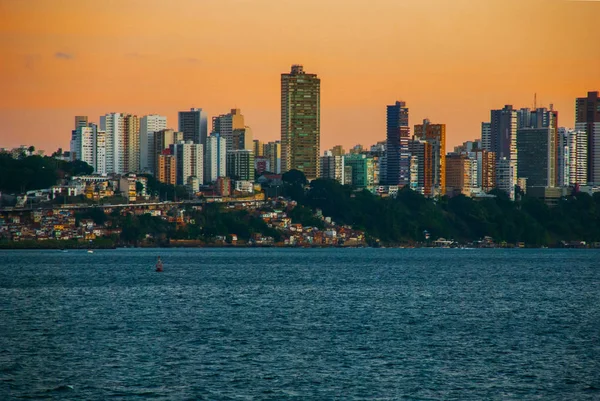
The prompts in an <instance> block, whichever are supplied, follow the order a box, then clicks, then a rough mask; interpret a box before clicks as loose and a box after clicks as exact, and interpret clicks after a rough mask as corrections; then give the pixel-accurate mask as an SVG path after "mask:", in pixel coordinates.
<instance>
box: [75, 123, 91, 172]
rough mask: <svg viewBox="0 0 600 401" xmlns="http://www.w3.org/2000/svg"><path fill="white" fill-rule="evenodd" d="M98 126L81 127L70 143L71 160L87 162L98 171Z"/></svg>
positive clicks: (76, 130)
mask: <svg viewBox="0 0 600 401" xmlns="http://www.w3.org/2000/svg"><path fill="white" fill-rule="evenodd" d="M97 128H98V127H97V126H96V125H95V124H90V125H89V126H87V125H83V126H79V127H78V128H77V129H75V130H74V131H73V134H72V136H71V143H70V155H71V160H81V161H83V162H86V163H87V164H89V165H90V166H92V167H93V168H94V171H96V150H95V148H96V131H97Z"/></svg>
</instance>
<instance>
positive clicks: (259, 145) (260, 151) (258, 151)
mask: <svg viewBox="0 0 600 401" xmlns="http://www.w3.org/2000/svg"><path fill="white" fill-rule="evenodd" d="M252 144H253V147H254V148H253V150H254V157H255V158H256V157H263V156H264V155H265V144H264V143H263V142H262V141H259V140H258V139H255V140H253V141H252Z"/></svg>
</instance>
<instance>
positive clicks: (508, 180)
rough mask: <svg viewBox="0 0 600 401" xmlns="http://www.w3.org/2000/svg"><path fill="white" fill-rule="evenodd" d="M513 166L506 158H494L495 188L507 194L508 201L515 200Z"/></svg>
mask: <svg viewBox="0 0 600 401" xmlns="http://www.w3.org/2000/svg"><path fill="white" fill-rule="evenodd" d="M515 169H516V168H515V165H514V163H513V162H512V161H511V160H510V159H508V158H506V157H502V158H500V159H498V158H496V188H498V189H499V190H501V191H504V192H506V193H507V194H508V197H509V198H510V200H515V185H516V183H517V181H516V180H515V177H516V174H515Z"/></svg>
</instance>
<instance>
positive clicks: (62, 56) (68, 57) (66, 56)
mask: <svg viewBox="0 0 600 401" xmlns="http://www.w3.org/2000/svg"><path fill="white" fill-rule="evenodd" d="M54 57H56V58H59V59H61V60H73V59H74V58H75V55H74V54H72V53H65V52H56V53H54Z"/></svg>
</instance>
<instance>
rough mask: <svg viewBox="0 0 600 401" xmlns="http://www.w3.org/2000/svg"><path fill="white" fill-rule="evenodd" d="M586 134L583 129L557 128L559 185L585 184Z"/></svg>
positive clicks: (586, 171)
mask: <svg viewBox="0 0 600 401" xmlns="http://www.w3.org/2000/svg"><path fill="white" fill-rule="evenodd" d="M587 145H588V141H587V134H586V133H585V131H584V130H581V131H576V130H573V129H566V128H563V127H561V128H559V129H558V159H557V170H558V182H557V185H559V186H569V185H574V184H580V185H586V184H587V182H588V179H587V173H588V169H587V161H588V159H587V158H588V151H587Z"/></svg>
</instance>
